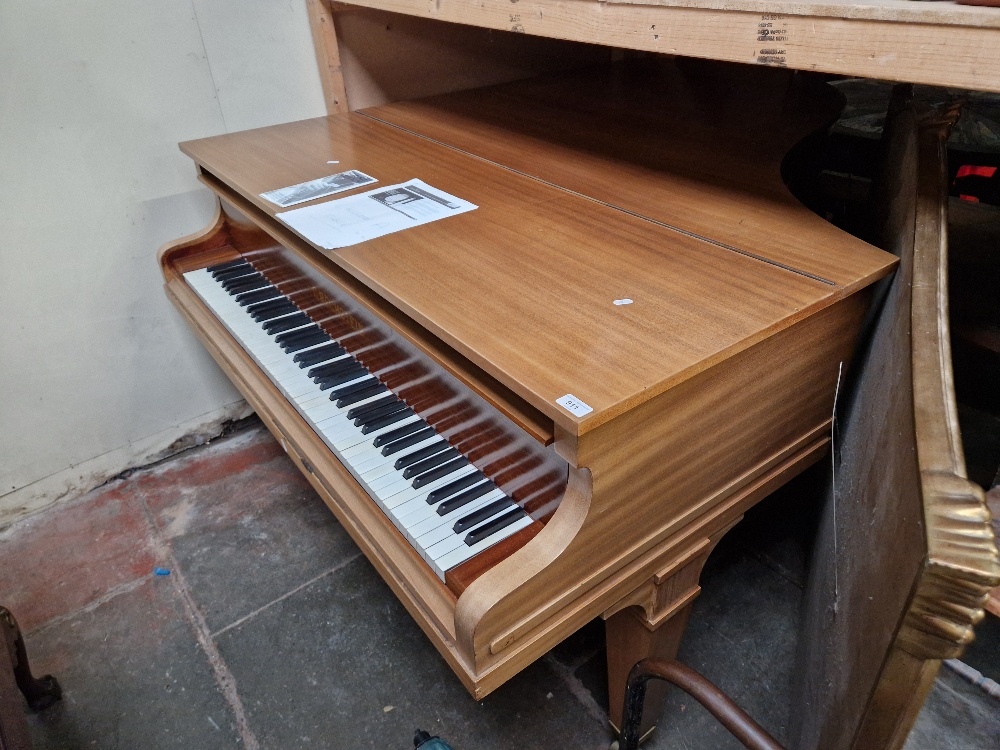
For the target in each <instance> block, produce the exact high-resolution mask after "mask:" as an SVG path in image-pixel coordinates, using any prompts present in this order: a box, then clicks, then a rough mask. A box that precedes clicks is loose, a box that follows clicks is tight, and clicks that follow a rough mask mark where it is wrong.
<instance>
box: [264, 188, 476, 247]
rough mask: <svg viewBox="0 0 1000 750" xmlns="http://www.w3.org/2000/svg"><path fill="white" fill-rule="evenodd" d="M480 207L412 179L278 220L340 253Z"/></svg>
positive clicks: (295, 212)
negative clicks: (384, 236) (344, 249)
mask: <svg viewBox="0 0 1000 750" xmlns="http://www.w3.org/2000/svg"><path fill="white" fill-rule="evenodd" d="M476 208H479V206H476V205H475V204H472V203H469V202H468V201H464V200H462V199H461V198H456V197H455V196H453V195H449V194H448V193H445V192H442V191H440V190H438V189H436V188H433V187H431V186H430V185H428V184H427V183H426V182H423V181H422V180H409V181H407V182H403V183H400V184H399V185H389V186H388V187H383V188H378V189H377V190H370V191H369V192H367V193H361V194H360V195H352V196H349V197H347V198H338V199H337V200H332V201H327V202H326V203H320V204H318V205H315V206H306V207H305V208H297V209H295V210H294V211H285V212H284V213H280V214H277V216H278V218H279V219H281V220H282V221H283V222H285V223H286V224H287V225H288V226H290V227H291V228H292V229H294V230H295V231H296V232H298V233H299V234H300V235H302V236H303V237H305V238H306V239H307V240H309V241H310V242H312V243H313V244H314V245H319V246H320V247H323V248H326V249H327V250H335V249H337V248H341V247H349V246H351V245H357V244H358V243H360V242H365V241H366V240H371V239H375V238H376V237H382V236H383V235H386V234H392V233H393V232H398V231H400V230H401V229H409V228H410V227H416V226H420V225H421V224H427V223H429V222H431V221H437V220H438V219H444V218H446V217H448V216H456V215H458V214H464V213H465V212H466V211H472V210H474V209H476Z"/></svg>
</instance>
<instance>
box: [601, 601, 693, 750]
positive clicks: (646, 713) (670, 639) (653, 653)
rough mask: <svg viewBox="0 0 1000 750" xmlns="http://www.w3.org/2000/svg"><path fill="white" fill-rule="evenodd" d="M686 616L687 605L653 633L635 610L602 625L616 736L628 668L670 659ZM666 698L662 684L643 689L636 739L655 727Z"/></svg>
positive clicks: (655, 683)
mask: <svg viewBox="0 0 1000 750" xmlns="http://www.w3.org/2000/svg"><path fill="white" fill-rule="evenodd" d="M690 613H691V605H690V604H688V605H686V606H684V607H682V608H681V610H680V611H679V612H677V614H675V615H674V616H673V617H671V618H670V619H669V620H667V621H666V622H665V623H663V624H662V625H660V627H658V628H656V629H650V627H649V623H648V622H646V617H645V615H644V614H643V613H642V610H641V609H638V608H637V607H629V608H628V609H624V610H622V611H621V612H618V613H617V614H615V615H614V616H612V617H610V618H608V620H607V622H606V623H605V626H606V629H607V644H608V718H609V719H610V721H611V725H612V727H613V728H614V730H615V732H616V733H617V732H618V731H619V729H620V728H621V726H622V696H623V695H625V685H626V683H627V682H628V674H629V672H630V671H631V669H632V667H634V666H635V665H636V663H637V662H640V661H642V660H643V659H647V658H649V657H657V658H659V659H667V660H671V659H674V658H675V657H676V656H677V649H679V648H680V645H681V636H682V635H684V628H685V626H686V625H687V621H688V616H689V615H690ZM666 694H667V683H666V682H662V681H657V682H654V683H652V684H651V685H649V686H648V687H647V688H646V702H645V708H644V710H643V714H642V724H641V725H640V729H639V736H640V737H645V736H646V735H647V734H648V733H649V732H650V731H651V730H652V729H653V728H654V727H655V726H656V720H657V718H659V716H660V709H661V708H662V706H663V699H664V698H665V697H666Z"/></svg>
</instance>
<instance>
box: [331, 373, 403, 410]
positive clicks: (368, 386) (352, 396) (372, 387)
mask: <svg viewBox="0 0 1000 750" xmlns="http://www.w3.org/2000/svg"><path fill="white" fill-rule="evenodd" d="M355 385H358V386H364V387H363V388H358V389H357V390H354V391H351V392H350V393H347V394H344V395H341V396H340V398H338V399H334V397H333V396H332V395H331V396H330V400H331V401H334V400H336V402H337V408H338V409H343V408H344V407H345V406H350V405H351V404H356V403H358V401H364V400H365V399H366V398H371V397H372V396H378V395H379V394H381V393H388V392H389V389H388V388H386V387H385V386H384V385H382V384H381V383H380V382H379V381H378V380H376V379H375V378H371V379H370V380H364V381H362V382H360V383H355ZM334 393H336V391H334Z"/></svg>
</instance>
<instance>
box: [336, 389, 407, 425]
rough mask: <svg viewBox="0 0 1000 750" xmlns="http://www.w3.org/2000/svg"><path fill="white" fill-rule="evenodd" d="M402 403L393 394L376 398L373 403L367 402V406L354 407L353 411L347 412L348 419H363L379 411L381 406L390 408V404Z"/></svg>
mask: <svg viewBox="0 0 1000 750" xmlns="http://www.w3.org/2000/svg"><path fill="white" fill-rule="evenodd" d="M401 403H403V402H402V401H400V400H399V399H398V398H396V397H395V396H394V395H393V394H391V393H390V394H389V395H388V396H386V397H385V398H378V399H375V400H374V401H369V402H368V403H367V404H362V405H361V406H355V407H354V408H353V409H351V410H349V411H348V412H347V418H348V419H357V418H358V417H363V416H365V415H366V414H368V413H369V412H372V411H375V410H377V409H381V408H382V407H383V406H390V405H392V404H401Z"/></svg>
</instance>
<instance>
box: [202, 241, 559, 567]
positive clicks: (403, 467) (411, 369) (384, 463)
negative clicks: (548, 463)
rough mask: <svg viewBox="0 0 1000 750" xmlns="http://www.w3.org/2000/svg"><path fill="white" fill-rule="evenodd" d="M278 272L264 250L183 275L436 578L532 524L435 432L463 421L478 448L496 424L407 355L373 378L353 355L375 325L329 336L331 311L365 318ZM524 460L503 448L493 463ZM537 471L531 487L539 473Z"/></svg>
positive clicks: (368, 346) (491, 442)
mask: <svg viewBox="0 0 1000 750" xmlns="http://www.w3.org/2000/svg"><path fill="white" fill-rule="evenodd" d="M282 273H284V275H285V277H286V278H285V281H286V282H288V278H287V276H288V271H287V269H286V268H281V267H278V268H276V269H275V268H270V269H269V267H268V263H267V257H266V256H265V257H264V259H263V260H261V261H258V260H257V259H254V261H253V263H251V262H248V261H247V260H246V259H240V260H235V261H230V262H228V263H222V264H219V265H215V266H210V267H208V268H203V269H199V270H197V271H190V272H188V273H185V274H184V279H185V280H186V281H187V283H188V285H189V286H190V287H191V288H192V289H193V290H194V291H195V293H196V294H197V295H198V296H199V297H200V298H201V300H202V301H203V302H204V303H205V304H206V305H207V306H208V307H209V308H210V309H211V310H212V312H213V313H214V314H215V315H216V316H217V317H218V319H219V320H220V321H221V322H222V323H223V324H224V325H225V327H226V329H227V330H228V331H229V332H230V333H231V334H232V335H233V337H234V338H235V339H236V340H237V341H238V342H239V343H240V345H241V346H242V347H243V348H244V349H245V350H246V352H247V353H248V354H249V355H250V357H252V358H253V360H254V361H255V362H256V363H257V365H258V366H259V367H260V368H261V369H262V370H263V371H264V373H266V374H267V376H268V378H270V380H271V382H273V383H274V385H275V386H276V387H277V388H278V389H279V390H280V391H281V392H282V394H283V395H284V396H285V398H286V399H288V401H289V402H290V403H291V404H292V405H293V406H294V407H295V409H296V410H297V411H298V413H299V414H300V415H301V416H302V417H303V418H304V419H305V420H306V422H308V423H309V425H310V426H311V427H312V429H313V430H315V432H316V434H317V435H318V436H319V437H320V438H321V439H322V440H323V442H324V443H325V444H326V445H327V446H328V447H329V449H330V450H331V451H332V452H333V453H334V455H335V456H337V458H338V459H339V460H340V461H341V463H342V464H343V465H344V466H345V467H347V469H348V470H349V471H350V472H351V474H352V475H353V476H354V478H355V479H357V481H358V482H359V483H360V484H361V486H362V487H363V488H364V489H365V491H366V492H367V493H368V494H369V496H371V498H372V500H373V501H374V502H375V503H376V504H377V505H378V507H379V508H380V509H381V510H382V511H383V512H384V513H385V515H386V516H387V517H388V518H389V519H390V520H391V521H392V523H393V525H395V527H396V528H397V529H399V531H400V532H401V533H402V534H403V535H404V536H405V537H406V539H407V540H408V541H409V542H410V544H411V545H412V546H413V548H414V549H415V550H416V551H417V552H418V553H419V554H420V556H421V557H422V558H423V559H424V560H425V561H426V562H427V564H428V565H429V566H430V567H431V568H432V569H433V571H434V572H435V573H436V574H437V576H438V577H439V578H440V579H441V580H442V581H444V580H445V573H446V572H447V571H448V570H450V569H452V568H454V567H456V566H458V565H461V564H462V563H464V562H466V561H468V560H470V559H471V558H472V557H474V556H475V555H477V554H479V553H480V552H482V551H484V550H485V549H487V548H489V547H492V546H493V545H495V544H497V543H499V542H501V541H503V540H504V539H507V538H508V537H511V536H513V535H514V534H516V533H517V532H518V531H521V530H522V529H524V528H526V527H528V526H530V525H531V524H532V523H534V521H533V519H532V517H531V515H529V513H528V512H526V511H525V509H524V508H523V507H521V505H519V504H518V503H517V502H515V501H514V500H513V499H512V498H511V497H510V496H509V495H507V494H506V493H505V492H504V491H503V490H501V489H500V487H498V486H497V484H498V483H499V484H503V482H502V481H500V478H499V477H496V478H497V480H498V481H497V482H496V483H495V482H494V481H493V480H491V479H490V478H489V476H488V475H487V473H484V471H482V470H480V469H478V468H477V467H476V466H475V465H473V463H472V460H470V457H469V456H473V455H477V453H476V452H470V454H469V456H467V455H464V454H463V453H462V452H460V451H459V450H458V449H457V448H455V447H452V445H451V443H449V441H448V440H446V439H445V437H443V436H442V434H440V431H441V430H443V429H444V427H448V428H449V429H451V428H454V427H455V425H456V424H461V425H465V424H466V423H468V425H467V426H468V427H469V428H470V429H465V430H464V431H463V432H464V433H467V434H469V435H471V436H472V437H473V438H476V436H478V439H474V440H472V441H471V442H469V445H475V446H477V450H478V455H480V456H481V455H486V454H484V453H483V451H484V450H486V451H491V450H495V449H497V448H499V447H501V446H502V445H503V443H504V441H503V439H502V436H498V435H497V434H496V432H497V431H496V430H490V428H489V425H488V424H486V423H484V422H483V421H482V420H480V421H479V422H475V416H476V414H475V413H474V412H472V413H469V411H468V410H463V409H462V407H461V405H458V406H457V409H456V405H455V404H454V403H449V402H447V401H445V402H443V403H437V402H435V401H434V400H433V398H434V393H433V389H432V388H428V387H426V370H425V369H423V368H421V367H419V365H416V363H415V362H413V361H410V362H398V361H391V360H392V359H398V358H399V357H398V355H397V356H396V357H392V356H389V360H390V361H387V359H386V357H382V358H381V359H382V361H381V366H380V368H379V372H380V376H381V379H380V378H379V377H376V376H375V374H373V372H372V370H371V369H369V368H368V367H366V366H365V365H363V364H362V363H361V361H359V358H358V357H357V356H355V355H357V354H359V352H361V351H366V350H367V351H368V352H369V353H372V352H376V353H377V350H376V349H373V347H378V346H379V345H380V342H381V338H380V337H379V336H378V335H377V333H376V332H374V330H373V329H370V328H369V329H364V328H363V327H362V329H361V330H358V329H357V328H354V327H351V326H349V325H348V326H342V328H343V335H342V336H339V337H336V338H335V337H334V336H332V335H330V333H329V332H328V331H329V330H330V325H329V324H330V322H331V321H333V322H336V320H337V319H338V318H345V319H347V318H349V319H350V322H352V323H354V324H355V325H363V324H359V323H358V320H357V318H355V317H353V316H352V315H351V314H350V313H347V312H346V311H345V310H344V309H343V308H339V309H338V306H337V305H336V303H332V301H330V300H324V301H322V302H320V303H318V304H317V303H316V297H315V296H307V297H306V299H307V300H308V301H309V302H303V301H302V300H301V299H297V300H296V301H293V299H292V298H293V297H296V295H295V294H294V293H293V292H290V291H289V289H295V288H296V287H295V283H294V282H295V279H294V274H293V276H292V279H291V283H284V284H282V283H281V282H280V281H279V280H278V279H280V278H282ZM286 292H287V293H286ZM310 303H312V304H310ZM345 322H347V321H345ZM321 324H322V325H323V327H321ZM383 348H385V347H384V344H383ZM397 353H399V354H403V355H404V356H405V353H403V352H401V351H400V350H399V349H398V348H394V350H393V351H391V352H390V355H392V354H397ZM368 359H370V358H368ZM375 359H376V360H378V359H379V358H378V357H376V358H375ZM389 365H392V366H393V369H391V370H389V371H388V374H386V371H385V367H387V366H389ZM415 365H416V366H415ZM394 375H395V376H396V377H395V378H394V377H393V376H394ZM422 379H423V382H424V386H425V387H424V388H423V390H421V388H420V386H421V382H422ZM383 381H385V382H392V384H393V389H390V388H389V387H387V385H386V384H385V382H383ZM407 389H408V390H407ZM401 391H406V392H407V393H408V394H411V395H412V394H417V398H416V399H414V398H412V397H411V398H410V404H408V403H406V402H405V401H404V400H403V399H402V398H400V397H399V396H397V393H399V392H401ZM441 398H442V396H440V394H439V395H438V401H440V400H441ZM420 401H422V403H423V405H424V406H426V405H427V404H428V403H430V405H431V406H434V407H436V406H440V408H438V409H437V410H436V411H435V412H433V413H434V414H437V415H444V416H447V417H449V418H447V419H443V420H439V421H438V420H435V424H431V422H430V421H429V419H431V417H430V415H428V413H427V411H426V409H422V412H423V414H424V415H425V416H426V418H425V416H421V415H418V413H417V412H416V411H415V410H414V408H413V407H414V406H416V407H417V408H420V406H419V405H418V402H420ZM452 412H456V413H454V414H452ZM463 419H464V421H462V420H463ZM498 437H499V439H498ZM522 459H523V457H521V456H517V457H515V458H514V459H513V460H511V459H510V457H509V456H508V457H507V460H506V461H503V462H501V468H507V469H509V468H510V465H511V464H512V463H517V462H518V461H521V463H522V464H523V463H524V462H523V460H522ZM541 480H542V481H539V480H538V479H536V480H535V481H533V482H531V483H530V485H531V486H533V487H534V486H537V485H545V484H546V483H547V480H546V478H545V477H543V478H541ZM547 489H548V492H547V493H545V497H546V498H548V497H551V494H552V491H551V490H552V488H551V486H549V487H548V488H547Z"/></svg>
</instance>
